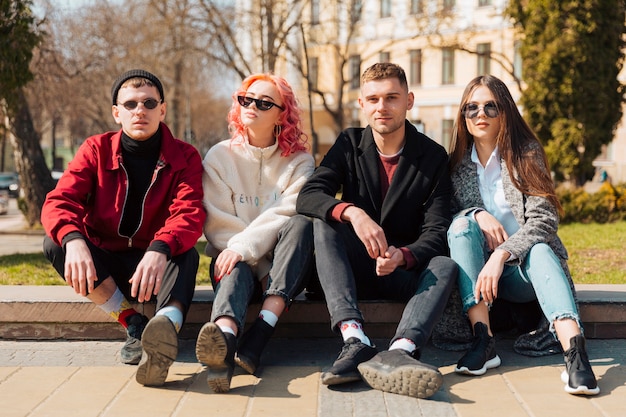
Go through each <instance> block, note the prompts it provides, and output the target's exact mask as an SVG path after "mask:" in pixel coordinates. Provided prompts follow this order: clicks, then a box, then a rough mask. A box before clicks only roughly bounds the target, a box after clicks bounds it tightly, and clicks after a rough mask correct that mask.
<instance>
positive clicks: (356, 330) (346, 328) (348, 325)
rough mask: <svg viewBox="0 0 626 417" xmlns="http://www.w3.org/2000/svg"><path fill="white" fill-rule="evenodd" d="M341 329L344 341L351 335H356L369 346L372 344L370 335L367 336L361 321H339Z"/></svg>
mask: <svg viewBox="0 0 626 417" xmlns="http://www.w3.org/2000/svg"><path fill="white" fill-rule="evenodd" d="M339 330H340V331H341V336H342V337H343V341H344V342H345V341H347V340H348V339H350V338H351V337H356V338H357V339H359V340H360V341H361V342H362V343H365V344H366V345H368V346H372V343H371V342H370V339H369V337H367V336H365V332H364V331H363V325H362V324H361V322H359V321H356V320H345V321H342V322H341V323H339Z"/></svg>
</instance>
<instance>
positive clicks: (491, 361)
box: [454, 322, 502, 376]
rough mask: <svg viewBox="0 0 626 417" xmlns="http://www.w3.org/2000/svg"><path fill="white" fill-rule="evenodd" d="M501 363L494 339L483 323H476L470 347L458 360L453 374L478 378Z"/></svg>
mask: <svg viewBox="0 0 626 417" xmlns="http://www.w3.org/2000/svg"><path fill="white" fill-rule="evenodd" d="M501 363H502V361H501V360H500V357H499V356H498V354H497V353H496V339H495V338H494V337H493V336H489V331H488V330H487V326H486V325H485V324H484V323H481V322H478V323H476V324H475V325H474V338H473V340H472V346H471V347H470V348H469V350H468V351H467V352H466V353H465V355H463V357H462V358H461V359H460V360H459V363H458V364H457V365H456V368H454V372H456V373H459V374H465V375H472V376H478V375H483V374H484V373H485V372H487V369H492V368H497V367H498V366H500V364H501Z"/></svg>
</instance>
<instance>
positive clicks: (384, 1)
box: [380, 0, 391, 17]
mask: <svg viewBox="0 0 626 417" xmlns="http://www.w3.org/2000/svg"><path fill="white" fill-rule="evenodd" d="M390 16H391V0H380V17H390Z"/></svg>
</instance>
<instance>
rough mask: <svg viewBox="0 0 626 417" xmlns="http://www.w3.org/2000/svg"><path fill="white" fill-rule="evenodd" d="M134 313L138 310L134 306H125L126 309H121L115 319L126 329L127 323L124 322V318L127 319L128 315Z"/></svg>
mask: <svg viewBox="0 0 626 417" xmlns="http://www.w3.org/2000/svg"><path fill="white" fill-rule="evenodd" d="M134 314H139V312H138V311H137V310H135V309H134V308H127V309H126V310H123V311H122V312H121V313H120V316H119V317H118V318H117V321H118V322H120V324H121V325H122V326H124V328H125V329H128V323H127V322H126V319H128V318H129V317H130V316H132V315H134Z"/></svg>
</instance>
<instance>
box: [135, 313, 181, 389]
mask: <svg viewBox="0 0 626 417" xmlns="http://www.w3.org/2000/svg"><path fill="white" fill-rule="evenodd" d="M141 345H142V347H143V354H142V355H141V361H140V362H139V367H138V368H137V374H136V376H135V379H136V380H137V382H138V383H140V384H141V385H146V386H151V387H159V386H161V385H163V384H164V383H165V380H166V379H167V372H168V371H169V369H170V366H171V365H172V363H174V361H175V360H176V356H177V355H178V335H177V334H176V329H175V328H174V325H173V324H172V322H171V321H170V319H168V318H167V317H165V316H156V317H154V318H153V319H152V320H150V321H149V322H148V324H147V325H146V328H145V329H144V331H143V335H142V340H141Z"/></svg>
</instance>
